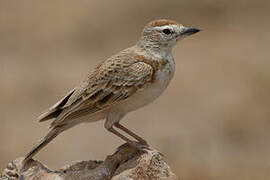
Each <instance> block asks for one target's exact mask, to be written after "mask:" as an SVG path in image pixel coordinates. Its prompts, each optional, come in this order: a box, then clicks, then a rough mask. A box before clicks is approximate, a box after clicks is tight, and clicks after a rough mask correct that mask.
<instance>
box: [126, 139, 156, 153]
mask: <svg viewBox="0 0 270 180" xmlns="http://www.w3.org/2000/svg"><path fill="white" fill-rule="evenodd" d="M129 145H130V146H131V147H133V148H135V149H137V150H139V151H142V152H145V153H147V152H148V151H149V150H151V148H150V147H149V145H148V144H147V142H146V141H141V142H137V141H131V142H129Z"/></svg>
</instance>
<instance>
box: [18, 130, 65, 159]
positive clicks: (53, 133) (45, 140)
mask: <svg viewBox="0 0 270 180" xmlns="http://www.w3.org/2000/svg"><path fill="white" fill-rule="evenodd" d="M61 132H62V131H61V128H59V127H58V128H53V129H51V130H50V131H49V133H48V134H47V135H46V136H45V137H44V138H43V139H41V141H40V142H39V143H38V144H37V145H36V146H34V147H33V148H32V150H31V151H30V152H29V153H28V154H27V155H26V157H25V158H24V160H23V162H22V163H23V164H26V163H27V162H28V161H29V160H30V159H31V158H32V157H33V156H34V155H35V154H37V153H38V152H39V151H40V150H41V149H42V148H43V147H44V146H46V145H47V144H48V143H49V142H50V141H52V140H53V139H54V138H55V137H56V136H57V135H58V134H60V133H61Z"/></svg>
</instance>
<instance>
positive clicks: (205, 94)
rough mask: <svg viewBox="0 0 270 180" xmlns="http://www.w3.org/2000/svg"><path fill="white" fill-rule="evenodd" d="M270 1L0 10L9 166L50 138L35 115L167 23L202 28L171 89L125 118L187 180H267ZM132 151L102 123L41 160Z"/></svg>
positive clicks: (75, 133) (177, 53) (2, 117)
mask: <svg viewBox="0 0 270 180" xmlns="http://www.w3.org/2000/svg"><path fill="white" fill-rule="evenodd" d="M269 17H270V1H267V0H258V1H252V0H239V1H232V0H216V1H215V0H182V1H180V0H166V1H165V0H147V1H144V0H137V1H125V0H114V1H107V0H81V1H75V0H73V1H70V0H56V1H35V0H30V1H15V0H1V2H0V169H3V168H4V167H5V166H6V164H7V163H8V162H9V161H11V160H13V159H15V158H18V157H20V156H23V155H24V154H25V153H26V152H27V151H29V149H30V148H31V147H32V145H33V144H35V143H36V142H37V141H38V140H39V139H40V138H41V137H42V136H43V135H45V133H46V132H47V127H48V123H38V122H37V121H36V119H35V118H36V117H37V116H38V115H40V113H41V112H43V111H44V110H45V109H46V108H48V107H49V106H51V105H53V104H54V103H55V102H56V101H57V100H58V99H59V98H61V97H62V96H63V95H65V94H66V93H67V92H68V91H69V90H71V89H72V88H73V87H74V86H76V85H78V84H79V83H80V82H81V80H83V79H84V77H85V76H86V74H87V72H88V71H89V70H91V69H92V68H93V67H94V65H95V64H97V63H98V62H100V61H102V60H104V59H105V58H107V57H109V56H111V55H113V54H114V53H117V52H118V51H119V50H122V49H124V48H126V47H128V46H131V45H133V43H135V42H136V41H137V39H138V37H139V36H140V32H141V30H142V28H143V27H144V25H145V24H146V23H148V22H149V21H150V20H153V19H157V18H170V19H173V20H177V21H179V22H181V23H183V24H184V25H189V26H194V27H198V28H200V29H202V31H201V32H200V33H198V34H196V35H194V36H192V37H189V38H187V39H185V40H183V41H182V42H181V43H180V44H178V45H177V46H176V47H175V48H174V51H173V54H174V57H175V61H176V65H177V69H176V74H175V77H174V79H173V81H172V82H171V84H170V86H169V88H168V89H167V91H166V92H165V93H164V94H163V95H162V96H161V97H160V98H159V99H158V100H156V101H155V102H154V103H153V104H151V105H149V106H147V107H145V108H143V109H140V110H138V111H137V112H133V113H131V114H129V115H128V116H126V117H125V118H124V120H123V121H122V122H123V123H124V124H125V125H127V127H129V128H130V129H132V130H134V131H135V132H137V133H138V134H140V135H141V136H142V137H145V139H147V140H148V142H149V143H150V144H151V145H152V146H153V147H154V148H157V149H158V150H160V151H161V152H162V153H163V154H165V158H166V159H167V161H168V163H169V164H170V165H171V167H172V169H173V170H174V172H175V173H176V174H177V175H178V176H179V177H181V178H182V179H185V180H198V179H200V180H214V179H221V180H223V179H224V180H225V179H226V180H227V179H231V180H240V179H241V180H242V179H243V180H251V179H252V180H254V179H256V180H266V179H269V178H270V140H269V136H270V119H269V117H270V96H269V91H270V71H269V68H270V61H269V58H270V52H269V42H270V31H269V29H270V24H269ZM121 143H123V142H122V141H121V140H120V139H119V138H117V137H115V136H113V135H111V134H110V133H108V132H107V131H106V130H105V129H104V128H103V121H101V122H97V123H92V124H83V125H80V126H77V127H75V128H73V129H71V130H69V131H67V132H64V133H63V134H61V135H60V136H59V137H57V138H56V139H55V140H54V141H53V142H52V143H50V144H49V145H48V146H47V147H46V148H45V149H43V151H41V152H40V153H39V154H38V155H37V156H36V158H38V159H39V160H40V161H42V162H43V163H45V164H47V165H48V166H49V167H52V168H58V167H61V166H62V165H64V164H66V163H70V162H73V161H75V160H88V159H104V158H105V156H106V155H108V154H111V153H113V151H114V149H115V148H116V147H117V146H119V145H120V144H121Z"/></svg>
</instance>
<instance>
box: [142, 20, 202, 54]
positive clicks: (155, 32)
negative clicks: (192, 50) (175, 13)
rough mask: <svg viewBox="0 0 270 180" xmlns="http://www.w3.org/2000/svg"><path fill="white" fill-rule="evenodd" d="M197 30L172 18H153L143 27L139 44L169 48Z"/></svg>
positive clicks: (197, 30)
mask: <svg viewBox="0 0 270 180" xmlns="http://www.w3.org/2000/svg"><path fill="white" fill-rule="evenodd" d="M199 31H200V30H199V29H197V28H193V27H185V26H183V25H182V24H180V23H177V22H175V21H172V20H167V19H159V20H154V21H151V22H150V23H148V24H147V25H146V26H145V28H144V29H143V32H142V35H141V39H140V44H141V45H142V44H144V47H145V48H147V47H148V48H160V49H168V50H171V49H172V47H173V46H174V45H175V44H176V43H177V42H178V41H179V40H181V39H183V38H185V37H187V36H189V35H192V34H195V33H197V32H199Z"/></svg>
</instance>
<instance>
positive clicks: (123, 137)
mask: <svg viewBox="0 0 270 180" xmlns="http://www.w3.org/2000/svg"><path fill="white" fill-rule="evenodd" d="M108 131H110V132H111V133H113V134H115V135H116V136H118V137H120V138H121V139H123V140H124V141H126V142H127V143H129V144H133V143H134V142H133V141H131V140H130V139H128V138H127V137H126V136H124V135H122V134H121V133H119V132H118V131H116V130H115V129H114V128H113V127H110V128H108Z"/></svg>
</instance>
